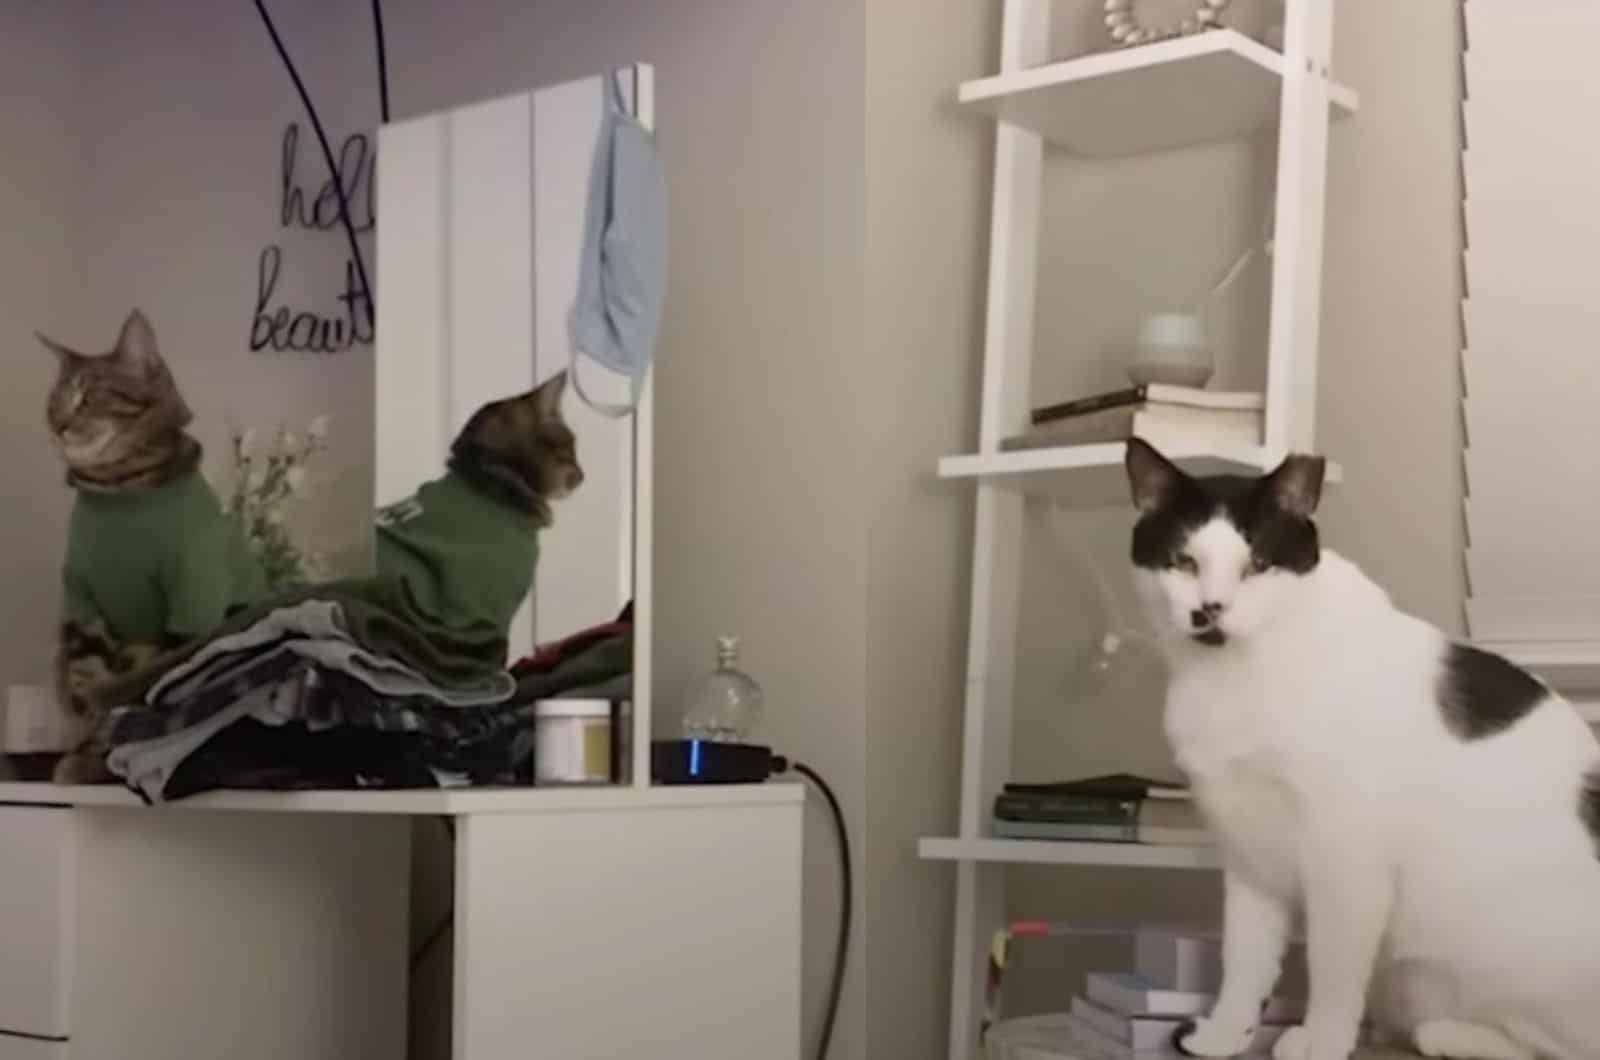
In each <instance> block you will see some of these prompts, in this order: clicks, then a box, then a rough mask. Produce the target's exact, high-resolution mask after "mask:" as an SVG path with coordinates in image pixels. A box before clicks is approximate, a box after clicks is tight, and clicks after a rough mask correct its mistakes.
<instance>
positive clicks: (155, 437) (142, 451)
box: [40, 310, 266, 783]
mask: <svg viewBox="0 0 1600 1060" xmlns="http://www.w3.org/2000/svg"><path fill="white" fill-rule="evenodd" d="M40 340H41V341H42V342H43V343H44V345H45V346H46V347H47V348H48V349H49V350H51V351H52V352H53V353H54V354H55V355H56V359H57V361H58V362H59V366H60V372H59V374H58V375H57V378H56V382H55V385H54V387H52V388H51V391H50V398H49V403H48V406H47V419H48V422H49V427H50V435H51V437H52V438H53V439H54V441H55V444H56V447H57V449H59V450H60V452H61V456H62V458H63V460H64V461H65V463H66V466H67V484H68V485H69V486H71V487H72V489H73V490H74V492H75V493H76V495H77V496H76V499H75V500H74V502H73V508H72V515H71V519H70V522H69V524H68V530H67V550H66V562H65V565H64V568H63V571H62V577H63V590H64V591H63V598H64V599H63V609H62V612H63V613H62V616H61V627H60V642H59V645H58V653H57V660H56V686H57V695H58V699H59V701H60V703H61V704H62V708H63V710H64V711H65V713H66V715H67V722H68V730H69V732H70V733H71V734H72V735H73V743H74V747H75V749H74V750H73V751H72V752H71V753H69V754H68V755H67V756H66V757H64V758H63V759H62V760H61V761H60V763H58V765H57V766H56V771H55V779H56V780H57V781H59V782H62V783H91V782H98V781H103V780H106V779H109V775H108V774H107V772H106V770H105V758H104V753H103V749H102V748H99V747H98V746H97V744H96V742H95V740H96V734H97V732H98V729H99V725H100V722H101V721H102V720H103V719H102V714H103V712H104V710H105V709H106V708H107V707H108V706H110V704H102V703H99V702H97V701H96V699H95V697H94V690H95V688H96V687H97V686H98V685H100V684H102V683H104V682H106V681H108V680H110V679H111V678H113V677H116V676H118V675H121V674H126V673H129V672H131V671H133V670H136V669H139V668H140V667H142V666H144V665H146V664H147V663H149V662H150V661H151V660H152V659H154V658H155V656H156V655H157V654H159V653H160V652H161V651H162V650H164V649H166V648H168V647H171V646H174V645H176V644H179V643H182V642H183V641H186V640H189V639H191V638H194V637H198V636H202V635H204V634H206V633H209V632H211V630H213V629H214V628H216V626H217V625H218V624H220V623H221V621H222V620H223V618H224V617H225V616H226V614H227V612H228V611H229V610H230V609H232V608H233V607H235V606H238V605H241V604H244V603H248V602H250V601H252V600H255V599H258V598H259V597H261V596H262V595H264V593H265V591H266V584H265V579H264V578H263V577H262V574H261V571H260V568H259V566H258V565H257V563H256V561H255V559H254V557H253V556H252V554H251V552H250V549H249V546H248V545H247V544H246V542H245V539H244V535H243V533H242V532H241V530H240V528H239V526H238V523H237V521H236V520H234V519H232V518H230V517H229V516H227V515H225V514H224V513H223V511H222V507H221V505H220V504H219V503H218V501H217V498H216V495H215V494H214V493H213V492H212V491H211V487H210V486H209V485H207V483H206V480H205V478H204V477H203V476H202V475H201V473H200V469H199V465H200V455H201V452H200V444H199V443H198V442H197V441H195V440H194V439H193V438H192V437H190V436H189V434H188V433H187V432H186V430H185V428H186V427H187V426H188V424H189V422H190V421H191V419H192V418H193V417H192V415H191V413H190V411H189V407H188V405H186V404H185V403H184V400H183V396H182V395H181V394H180V393H179V391H178V386H177V383H176V381H175V380H174V379H173V377H172V373H171V371H170V370H169V369H168V368H167V365H166V362H165V361H164V360H163V359H162V356H161V353H160V350H159V348H158V346H157V343H156V335H155V331H154V329H153V328H152V327H151V326H150V322H149V321H148V320H147V319H145V316H144V314H143V313H141V312H139V311H138V310H134V311H133V312H132V313H130V314H129V316H128V318H127V320H126V321H125V322H124V323H123V325H122V330H121V333H120V334H119V335H118V336H117V341H116V344H115V345H114V346H113V347H112V349H111V351H110V352H109V353H105V354H101V355H94V356H90V355H86V354H82V353H78V352H76V351H74V350H71V349H68V348H67V347H65V346H63V345H61V344H60V343H57V342H54V341H52V340H50V339H48V338H45V337H44V336H42V335H41V336H40Z"/></svg>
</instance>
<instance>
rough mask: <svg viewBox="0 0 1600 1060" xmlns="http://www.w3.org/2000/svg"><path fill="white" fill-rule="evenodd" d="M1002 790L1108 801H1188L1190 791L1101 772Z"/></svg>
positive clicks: (1129, 775) (1130, 775) (1165, 782)
mask: <svg viewBox="0 0 1600 1060" xmlns="http://www.w3.org/2000/svg"><path fill="white" fill-rule="evenodd" d="M1001 790H1002V791H1007V792H1016V793H1018V794H1022V795H1093V796H1097V797H1100V798H1108V799H1171V800H1174V801H1178V802H1187V801H1189V799H1190V798H1192V796H1191V795H1190V793H1189V788H1188V786H1187V785H1185V784H1181V783H1179V782H1177V781H1175V780H1157V779H1155V778H1154V777H1146V776H1141V775H1139V774H1137V773H1099V774H1096V775H1095V776H1092V777H1078V778H1076V779H1073V780H1048V781H1032V782H1028V783H1018V782H1014V783H1010V784H1007V785H1005V787H1004V788H1002V789H1001Z"/></svg>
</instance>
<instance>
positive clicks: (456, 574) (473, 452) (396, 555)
mask: <svg viewBox="0 0 1600 1060" xmlns="http://www.w3.org/2000/svg"><path fill="white" fill-rule="evenodd" d="M566 383H567V375H566V373H565V372H560V373H558V374H556V375H554V376H552V377H551V378H550V379H549V380H547V381H546V382H545V383H544V384H542V385H541V386H539V387H538V388H537V389H536V390H532V391H530V392H528V393H526V394H522V395H520V396H517V397H512V398H506V399H504V400H501V401H494V402H490V403H489V404H487V405H485V406H484V407H483V408H481V409H479V410H478V411H477V412H476V413H474V414H473V416H472V418H471V419H470V420H468V421H467V425H466V426H465V427H463V428H462V429H461V433H460V434H459V435H458V436H457V437H456V440H455V442H454V444H453V445H452V446H451V449H450V460H449V467H448V470H447V471H446V473H445V474H444V475H443V476H442V477H440V478H437V479H434V480H433V481H431V482H427V483H425V484H423V485H422V486H421V487H420V488H419V489H418V490H417V491H416V493H415V494H414V495H412V496H411V497H408V498H406V499H405V500H403V501H400V502H398V503H396V504H391V505H389V506H388V507H386V508H384V509H382V510H381V511H380V512H379V513H378V520H377V523H378V525H377V540H376V558H377V569H378V573H379V574H391V575H396V576H398V577H400V578H402V579H404V580H405V582H406V583H407V585H408V586H409V587H410V589H411V593H412V595H413V596H414V597H415V598H416V601H417V604H418V606H419V607H420V608H421V609H422V610H423V611H424V612H426V613H428V614H429V615H430V616H431V617H432V618H434V619H435V620H436V621H438V622H440V623H441V624H443V625H445V626H447V627H450V628H454V629H459V630H462V631H476V630H493V631H495V632H497V633H498V634H499V635H500V636H501V637H504V636H505V635H506V633H507V631H508V630H509V629H510V627H511V620H512V618H513V617H514V616H515V615H516V612H517V608H518V607H519V606H521V604H522V601H523V599H524V598H526V597H527V595H528V592H529V591H530V590H531V589H532V587H533V573H534V566H535V564H536V562H537V560H538V556H539V539H538V533H539V531H540V530H542V529H544V528H545V527H547V526H549V525H550V521H551V513H550V502H551V501H555V500H560V499H561V498H563V497H565V496H567V495H568V494H570V493H571V492H572V491H573V490H575V489H577V488H578V485H579V484H580V483H581V482H582V481H583V469H582V468H581V467H580V466H579V465H578V455H577V449H576V439H575V438H574V436H573V433H572V431H571V429H569V428H568V427H567V424H566V421H565V420H564V419H563V418H562V415H561V398H562V395H563V393H564V392H565V390H566Z"/></svg>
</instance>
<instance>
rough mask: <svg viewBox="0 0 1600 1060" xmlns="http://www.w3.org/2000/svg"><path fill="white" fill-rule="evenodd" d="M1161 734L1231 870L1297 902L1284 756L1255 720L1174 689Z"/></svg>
mask: <svg viewBox="0 0 1600 1060" xmlns="http://www.w3.org/2000/svg"><path fill="white" fill-rule="evenodd" d="M1167 732H1168V738H1169V740H1170V741H1171V743H1172V749H1173V752H1174V755H1175V756H1176V759H1177V763H1178V766H1179V768H1180V769H1182V771H1183V772H1184V774H1185V775H1186V776H1187V777H1188V780H1189V783H1190V786H1191V788H1192V789H1193V791H1194V797H1195V802H1196V804H1197V805H1198V806H1199V808H1200V811H1201V813H1202V814H1203V815H1204V817H1205V819H1206V823H1207V825H1208V826H1209V827H1210V828H1211V830H1212V832H1213V833H1214V835H1215V836H1216V839H1217V842H1218V844H1219V845H1220V846H1221V847H1222V849H1223V853H1224V855H1225V857H1226V858H1227V860H1228V863H1229V866H1230V868H1232V869H1234V870H1235V871H1239V872H1242V873H1244V874H1245V875H1247V876H1248V877H1250V878H1251V879H1252V880H1253V882H1255V884H1256V885H1257V886H1258V887H1260V888H1262V889H1263V890H1266V891H1269V892H1270V893H1273V894H1278V895H1281V896H1283V897H1284V898H1286V899H1292V898H1294V897H1295V896H1297V895H1298V892H1299V886H1298V880H1299V868H1298V864H1299V848H1298V837H1299V836H1300V835H1301V833H1302V831H1303V828H1302V822H1301V821H1300V819H1299V818H1300V806H1301V804H1302V800H1301V798H1300V797H1299V796H1298V795H1297V793H1296V791H1295V786H1294V784H1293V782H1292V773H1293V770H1292V769H1291V768H1290V766H1289V756H1287V755H1286V754H1285V753H1284V751H1283V749H1282V748H1281V747H1280V746H1279V745H1278V744H1277V742H1276V741H1275V740H1274V739H1273V738H1272V736H1273V734H1272V733H1271V731H1270V729H1269V728H1267V727H1265V726H1264V725H1263V724H1262V718H1261V716H1260V715H1258V714H1256V713H1255V712H1253V711H1251V710H1250V709H1249V707H1248V705H1246V704H1243V703H1240V702H1237V701H1236V700H1231V699H1228V698H1225V697H1222V698H1219V697H1217V696H1215V695H1214V694H1212V693H1211V692H1210V691H1209V690H1207V689H1204V688H1196V687H1194V686H1186V685H1185V684H1184V683H1183V682H1177V683H1175V684H1174V685H1173V687H1172V688H1171V689H1170V691H1169V697H1168V703H1167Z"/></svg>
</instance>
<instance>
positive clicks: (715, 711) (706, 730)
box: [683, 636, 764, 743]
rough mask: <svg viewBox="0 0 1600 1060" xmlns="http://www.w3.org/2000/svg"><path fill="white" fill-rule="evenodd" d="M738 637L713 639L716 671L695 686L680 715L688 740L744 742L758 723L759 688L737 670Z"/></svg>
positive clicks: (760, 704)
mask: <svg viewBox="0 0 1600 1060" xmlns="http://www.w3.org/2000/svg"><path fill="white" fill-rule="evenodd" d="M738 663H739V638H738V637H728V636H723V637H718V638H717V668H716V669H715V670H712V671H711V672H710V673H709V674H707V675H706V676H705V677H704V678H702V679H701V681H700V684H699V685H698V686H696V688H695V690H694V695H693V697H692V698H691V699H690V700H689V710H688V712H687V713H686V714H684V716H683V734H684V735H685V736H686V737H688V738H689V739H691V740H712V741H717V742H721V743H746V742H748V741H749V739H750V735H751V733H752V732H753V731H754V730H755V727H756V725H757V724H758V723H759V722H760V721H761V708H762V705H763V703H764V697H763V696H762V694H761V686H760V685H758V684H757V683H756V682H755V680H754V679H753V678H752V677H751V676H750V675H749V674H747V673H745V672H744V671H743V670H741V669H739V665H738Z"/></svg>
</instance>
